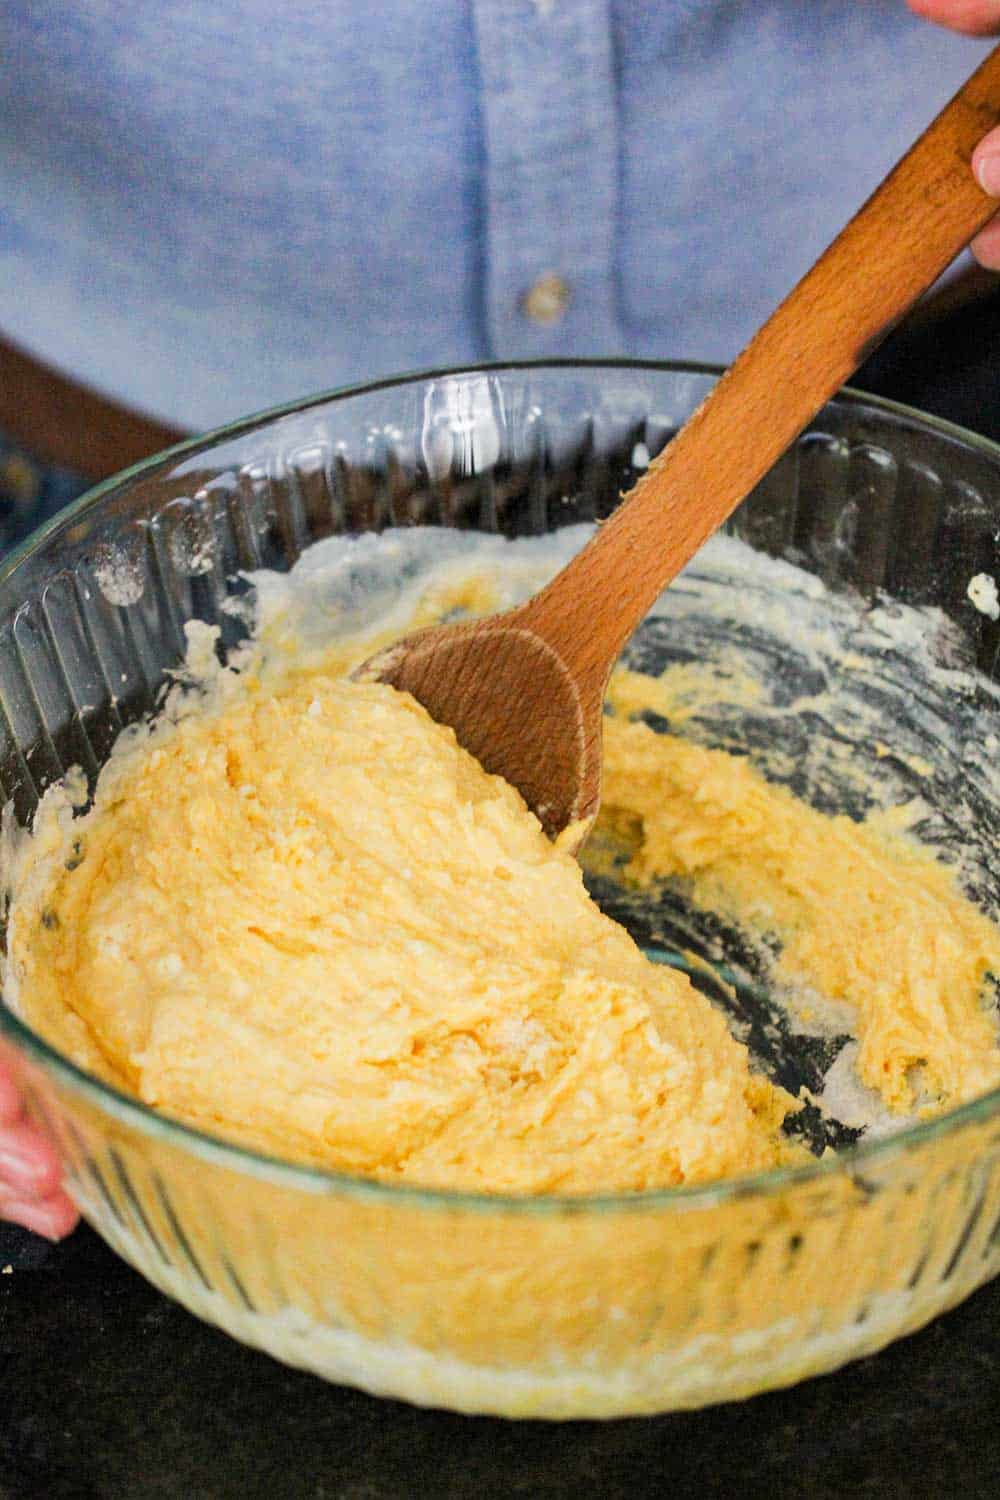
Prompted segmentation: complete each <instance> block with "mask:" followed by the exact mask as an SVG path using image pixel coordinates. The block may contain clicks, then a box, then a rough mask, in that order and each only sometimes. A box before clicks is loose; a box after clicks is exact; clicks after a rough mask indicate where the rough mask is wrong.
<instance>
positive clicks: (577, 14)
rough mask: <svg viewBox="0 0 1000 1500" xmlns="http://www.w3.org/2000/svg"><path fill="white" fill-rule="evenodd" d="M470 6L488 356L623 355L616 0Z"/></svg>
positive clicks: (483, 1) (502, 1) (500, 1)
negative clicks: (479, 110) (481, 159)
mask: <svg viewBox="0 0 1000 1500" xmlns="http://www.w3.org/2000/svg"><path fill="white" fill-rule="evenodd" d="M473 4H474V10H475V18H476V32H477V43H478V51H479V67H480V74H481V79H482V99H483V133H484V142H485V152H486V171H485V194H484V205H485V215H486V226H485V240H486V255H487V265H486V299H487V304H486V323H487V329H488V337H489V342H490V346H491V350H492V353H493V355H494V356H495V357H497V358H515V357H529V358H530V357H540V356H543V355H559V354H613V353H618V352H620V351H621V349H622V347H623V339H622V330H621V326H620V322H619V317H618V307H617V303H618V297H617V288H616V284H615V261H614V256H615V237H616V236H615V231H616V216H617V206H618V181H617V178H618V149H619V148H618V111H617V101H616V91H615V79H614V70H613V56H612V42H611V18H610V15H609V7H608V4H607V3H606V0H535V3H531V0H473Z"/></svg>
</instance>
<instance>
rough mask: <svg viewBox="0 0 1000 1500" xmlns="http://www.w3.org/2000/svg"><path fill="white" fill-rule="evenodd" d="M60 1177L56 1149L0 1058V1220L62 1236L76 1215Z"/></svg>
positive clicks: (60, 1167) (70, 1226) (48, 1234)
mask: <svg viewBox="0 0 1000 1500" xmlns="http://www.w3.org/2000/svg"><path fill="white" fill-rule="evenodd" d="M61 1181H62V1166H61V1164H60V1161H59V1157H58V1155H57V1153H56V1150H55V1148H54V1147H53V1146H52V1145H50V1143H49V1142H48V1140H46V1138H45V1136H43V1135H42V1133H41V1131H40V1130H38V1129H37V1127H36V1126H35V1125H33V1124H32V1122H31V1121H30V1120H29V1118H28V1116H27V1115H26V1114H25V1113H24V1106H23V1103H22V1100H21V1095H20V1091H19V1090H18V1088H17V1085H16V1083H15V1081H14V1075H13V1073H12V1071H11V1069H10V1067H8V1066H5V1065H4V1063H3V1060H2V1059H0V1219H9V1220H10V1221H11V1222H12V1223H14V1224H20V1225H22V1226H23V1227H24V1228H25V1229H30V1230H32V1231H33V1232H34V1233H35V1234H41V1235H44V1236H45V1237H46V1239H50V1240H59V1239H62V1238H63V1236H64V1235H67V1234H69V1232H70V1230H71V1229H73V1228H74V1227H75V1225H76V1222H77V1219H78V1218H79V1214H78V1213H77V1209H76V1205H75V1204H74V1203H73V1201H72V1200H71V1199H70V1198H69V1197H68V1196H67V1195H66V1194H65V1193H64V1192H63V1190H62V1187H61V1185H60V1184H61Z"/></svg>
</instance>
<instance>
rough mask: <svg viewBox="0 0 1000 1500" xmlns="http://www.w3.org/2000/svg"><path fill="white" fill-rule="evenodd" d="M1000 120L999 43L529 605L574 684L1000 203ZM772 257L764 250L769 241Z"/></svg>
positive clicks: (587, 677)
mask: <svg viewBox="0 0 1000 1500" xmlns="http://www.w3.org/2000/svg"><path fill="white" fill-rule="evenodd" d="M998 121H1000V47H998V48H997V49H996V50H995V51H993V52H992V53H991V54H990V56H989V57H988V58H987V59H986V61H985V62H984V63H983V64H982V66H981V67H980V68H979V69H978V70H977V71H976V72H975V73H974V74H973V75H972V77H971V78H970V79H969V81H968V82H967V83H966V84H965V86H964V87H963V88H962V89H961V90H960V91H959V93H958V94H956V95H955V97H954V99H952V101H951V103H950V104H948V105H947V106H946V107H945V109H944V110H943V111H942V112H941V114H939V115H938V117H937V119H936V120H935V121H934V122H933V124H932V125H931V126H930V127H929V128H928V129H927V130H926V131H925V133H924V134H923V135H922V136H921V137H920V139H919V140H918V141H917V142H916V144H915V145H914V146H913V147H911V149H910V150H909V151H908V152H907V153H906V155H905V156H904V157H903V159H902V161H900V162H899V164H898V165H897V166H896V167H895V168H894V170H893V171H892V172H891V173H890V174H889V176H888V177H886V178H885V180H884V181H883V182H882V184H881V186H880V187H878V188H877V189H876V191H875V192H874V193H873V194H872V196H871V197H870V198H869V199H868V201H867V203H866V204H865V205H864V206H863V208H861V210H860V211H859V212H858V213H857V214H856V216H855V217H854V218H853V219H852V220H851V221H850V223H849V224H848V225H847V226H846V228H844V229H843V230H842V231H841V233H840V234H839V235H838V236H837V238H836V239H835V240H834V241H833V244H832V245H831V246H830V247H829V249H828V250H826V251H825V252H824V254H823V255H821V256H820V258H819V260H818V261H817V262H816V263H815V265H814V266H813V267H812V269H811V270H810V271H808V272H807V273H806V275H805V276H804V277H803V279H802V280H801V281H800V282H799V284H798V286H797V287H795V289H794V290H793V291H792V292H791V293H790V295H789V296H788V297H787V298H786V299H785V301H784V302H783V303H782V304H781V305H780V307H778V309H777V311H776V312H774V313H773V314H772V316H771V317H770V319H769V320H768V321H767V322H766V323H765V324H764V325H763V327H762V328H761V329H760V330H759V332H758V333H757V334H756V335H755V336H754V338H753V339H752V340H751V341H750V343H749V344H748V345H747V347H746V348H745V349H744V350H743V353H742V354H741V355H740V356H739V358H738V359H737V360H736V362H735V363H734V364H733V365H732V367H731V368H730V369H729V370H728V371H727V373H726V374H725V375H724V376H723V377H722V379H721V380H720V381H719V383H718V384H717V385H716V386H715V387H714V389H713V390H712V392H711V394H710V395H709V396H708V397H707V398H706V400H705V401H704V402H703V403H702V405H701V406H700V407H699V408H698V410H697V411H696V412H695V413H694V415H693V416H692V417H691V418H690V420H689V421H688V422H687V424H686V425H685V426H684V428H683V429H682V430H681V432H680V433H678V435H677V437H675V438H674V440H673V441H672V442H671V443H669V444H668V445H667V447H666V448H665V449H664V451H663V453H662V454H661V455H660V456H659V457H658V458H657V459H656V460H655V461H654V462H653V464H651V466H650V468H649V470H648V471H647V473H646V474H644V475H643V477H642V479H641V480H640V481H639V483H638V484H637V485H636V486H635V488H634V489H633V490H632V491H631V492H630V493H629V495H628V496H627V497H626V499H625V501H624V503H623V504H622V505H621V506H620V507H619V508H618V510H616V511H615V513H614V515H613V516H612V517H611V519H610V520H608V521H607V522H606V523H605V524H604V525H603V526H602V527H601V529H600V531H599V532H598V534H597V536H596V537H594V539H593V540H592V541H591V542H590V543H589V544H588V545H587V547H586V548H584V550H583V551H582V552H580V553H579V554H578V556H577V557H576V558H574V559H573V561H572V562H571V563H570V564H569V566H568V567H567V568H564V569H563V571H562V572H561V573H560V574H559V575H558V577H557V578H556V579H554V580H553V582H552V583H551V584H550V585H549V586H548V588H546V589H545V590H543V591H542V592H541V593H540V594H539V595H538V596H537V597H536V598H535V599H534V600H532V601H531V603H530V604H529V605H527V606H526V608H525V616H526V617H527V618H528V619H530V623H531V626H532V628H533V629H535V630H536V631H537V632H538V633H539V634H540V635H543V636H544V637H545V638H546V640H547V641H549V642H550V643H551V644H552V645H553V646H554V647H555V649H556V650H557V651H558V652H559V655H560V656H561V657H562V658H563V660H564V661H566V663H567V664H568V665H569V666H570V667H571V668H572V670H573V671H574V673H575V675H576V676H577V678H578V680H581V681H583V682H585V683H587V684H588V686H589V687H590V688H591V689H593V691H595V692H597V693H599V694H603V691H604V683H605V680H606V674H607V671H608V669H609V667H610V665H611V663H612V662H613V661H614V659H615V658H616V657H617V655H618V653H619V651H620V650H621V648H622V646H623V645H624V644H625V642H626V641H627V640H628V638H629V636H630V635H631V634H632V632H633V631H634V630H635V628H636V626H637V625H638V624H639V622H640V620H641V619H642V618H643V616H644V615H645V613H646V611H647V610H648V609H649V607H650V605H651V604H652V603H653V601H654V600H655V599H656V597H657V595H658V594H659V593H660V591H661V590H662V589H663V588H665V586H666V585H667V584H668V583H669V582H670V580H671V579H672V578H674V577H675V575H676V574H677V573H679V572H680V570H681V568H683V567H684V565H685V563H687V562H688V561H690V559H691V558H692V557H693V556H694V554H695V552H697V550H698V548H699V547H700V546H701V545H702V543H703V542H704V541H705V540H706V539H707V538H708V537H709V536H710V535H711V534H712V532H714V531H716V530H717V529H718V527H719V526H721V525H722V523H723V521H725V520H726V519H727V517H728V516H730V515H731V514H732V512H733V511H734V510H735V509H736V507H737V505H738V504H739V503H740V501H741V500H743V499H744V498H745V497H746V496H747V495H748V494H749V493H750V491H751V490H752V489H753V487H754V485H755V484H756V483H757V482H758V481H759V480H760V479H761V478H763V476H764V475H765V474H766V473H767V471H768V470H769V469H770V468H771V466H772V465H773V464H774V463H775V461H776V460H777V459H778V458H779V457H780V456H781V454H782V453H783V452H784V451H785V449H786V448H787V447H788V446H789V444H790V443H792V442H793V441H794V440H795V438H796V437H797V436H798V435H799V433H800V432H801V431H802V429H803V428H804V427H805V426H806V425H807V423H808V422H810V421H811V419H812V418H813V417H814V416H815V415H816V413H817V412H818V411H819V409H820V407H821V406H822V405H823V404H824V402H825V401H827V400H828V399H829V397H830V396H831V395H833V393H834V392H835V391H836V390H837V389H838V388H839V387H840V386H841V385H842V384H843V382H844V381H845V380H846V379H847V378H848V376H849V375H851V374H852V372H853V371H854V370H855V369H856V368H857V367H858V365H859V364H861V363H862V362H863V360H864V359H865V358H866V357H867V356H868V355H869V354H870V353H871V352H872V350H873V349H875V348H876V347H877V345H878V344H879V343H880V341H881V340H882V339H883V338H884V337H885V335H886V334H887V333H888V332H889V331H890V329H891V328H892V327H893V325H894V324H895V323H896V322H897V321H898V320H899V318H900V317H902V315H903V314H904V313H905V312H906V310H907V309H908V308H909V307H910V306H911V305H912V303H913V302H915V301H916V299H917V298H918V297H919V296H920V294H921V293H922V292H923V291H925V290H926V289H927V287H929V286H930V285H931V283H932V282H933V281H934V280H935V278H936V277H937V276H938V275H940V273H941V272H942V271H943V270H944V268H945V267H946V266H947V265H948V263H949V262H950V261H951V260H952V259H953V258H954V256H955V255H956V254H957V253H958V251H959V250H960V249H961V248H962V247H963V246H964V245H965V244H967V243H968V241H969V240H970V239H971V238H972V236H973V235H974V234H975V233H976V232H977V231H978V230H979V229H981V228H982V227H983V225H984V224H986V223H987V222H988V220H989V219H990V218H991V217H992V215H993V214H994V213H995V212H996V211H997V209H998V206H1000V205H998V204H997V201H996V199H994V198H990V197H987V195H986V194H985V193H983V192H982V191H981V190H980V188H979V187H978V185H977V183H976V181H975V179H974V177H973V174H972V172H971V170H970V166H969V163H970V159H971V156H972V152H973V149H974V147H975V146H976V145H977V143H978V142H979V141H980V140H981V139H982V137H983V136H984V135H985V134H986V132H987V131H988V130H989V129H990V128H991V127H992V126H994V125H996V124H997V123H998ZM762 253H766V252H765V251H764V248H763V247H762Z"/></svg>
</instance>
